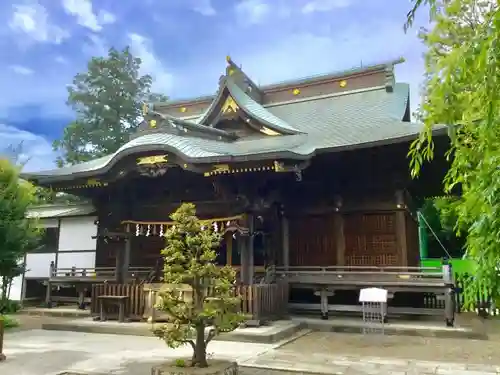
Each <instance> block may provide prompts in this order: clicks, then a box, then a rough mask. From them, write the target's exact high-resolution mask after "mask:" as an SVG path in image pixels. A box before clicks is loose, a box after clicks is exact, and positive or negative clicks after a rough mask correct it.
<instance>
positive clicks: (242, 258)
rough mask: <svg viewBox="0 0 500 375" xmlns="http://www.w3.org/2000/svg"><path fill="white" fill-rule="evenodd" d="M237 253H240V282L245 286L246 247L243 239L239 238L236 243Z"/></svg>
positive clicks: (246, 276)
mask: <svg viewBox="0 0 500 375" xmlns="http://www.w3.org/2000/svg"><path fill="white" fill-rule="evenodd" d="M237 245H238V252H239V253H240V282H241V283H242V284H247V281H248V246H247V241H246V238H245V237H240V238H239V240H238V242H237Z"/></svg>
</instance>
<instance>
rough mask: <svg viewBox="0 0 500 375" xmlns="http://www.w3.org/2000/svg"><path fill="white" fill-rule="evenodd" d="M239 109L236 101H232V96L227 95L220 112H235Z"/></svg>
mask: <svg viewBox="0 0 500 375" xmlns="http://www.w3.org/2000/svg"><path fill="white" fill-rule="evenodd" d="M239 109H240V107H239V106H238V104H236V102H235V101H234V99H233V98H232V96H228V97H227V99H226V101H225V102H224V104H223V105H222V108H221V112H222V113H224V114H226V113H236V112H238V110H239Z"/></svg>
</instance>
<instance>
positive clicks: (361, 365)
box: [240, 349, 500, 375]
mask: <svg viewBox="0 0 500 375" xmlns="http://www.w3.org/2000/svg"><path fill="white" fill-rule="evenodd" d="M240 365H243V366H252V367H254V368H260V369H261V370H262V371H265V370H266V369H273V370H290V369H293V370H294V371H298V372H302V373H314V374H338V375H430V374H438V375H497V374H500V366H492V365H480V364H464V363H446V362H430V361H413V360H405V359H392V358H380V357H355V356H338V355H326V354H317V353H297V352H296V351H287V350H281V349H280V350H276V349H271V350H269V351H267V352H265V353H262V354H260V355H257V356H255V357H252V358H250V359H249V360H247V361H245V362H243V363H240ZM262 374H266V372H262Z"/></svg>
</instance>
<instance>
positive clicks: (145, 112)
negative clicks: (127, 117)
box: [142, 103, 149, 117]
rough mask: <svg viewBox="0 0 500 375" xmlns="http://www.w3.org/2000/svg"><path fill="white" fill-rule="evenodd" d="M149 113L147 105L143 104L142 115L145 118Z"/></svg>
mask: <svg viewBox="0 0 500 375" xmlns="http://www.w3.org/2000/svg"><path fill="white" fill-rule="evenodd" d="M148 113H149V106H148V103H144V104H143V105H142V115H143V116H144V117H145V116H147V115H148Z"/></svg>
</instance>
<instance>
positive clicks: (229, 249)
mask: <svg viewBox="0 0 500 375" xmlns="http://www.w3.org/2000/svg"><path fill="white" fill-rule="evenodd" d="M226 264H227V265H228V266H232V265H233V235H232V234H231V233H227V234H226Z"/></svg>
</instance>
